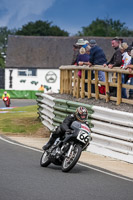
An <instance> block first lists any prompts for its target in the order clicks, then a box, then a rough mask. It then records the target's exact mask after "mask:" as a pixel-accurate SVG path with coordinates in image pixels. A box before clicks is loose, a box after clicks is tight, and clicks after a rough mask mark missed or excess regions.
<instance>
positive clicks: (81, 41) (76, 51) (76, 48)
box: [71, 39, 86, 65]
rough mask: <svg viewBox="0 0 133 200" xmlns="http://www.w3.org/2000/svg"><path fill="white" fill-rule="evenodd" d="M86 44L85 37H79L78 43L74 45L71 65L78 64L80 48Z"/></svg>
mask: <svg viewBox="0 0 133 200" xmlns="http://www.w3.org/2000/svg"><path fill="white" fill-rule="evenodd" d="M84 45H86V42H85V41H84V39H78V41H77V43H76V44H74V45H73V58H72V63H71V65H77V57H78V55H79V49H80V48H81V47H82V46H84Z"/></svg>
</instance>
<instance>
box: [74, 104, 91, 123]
mask: <svg viewBox="0 0 133 200" xmlns="http://www.w3.org/2000/svg"><path fill="white" fill-rule="evenodd" d="M75 116H76V118H77V120H79V121H81V122H85V121H86V120H87V118H88V111H87V109H86V108H85V107H82V106H80V107H78V108H77V109H76V112H75Z"/></svg>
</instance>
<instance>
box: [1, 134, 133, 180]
mask: <svg viewBox="0 0 133 200" xmlns="http://www.w3.org/2000/svg"><path fill="white" fill-rule="evenodd" d="M0 140H2V141H5V142H7V143H9V144H13V145H16V146H20V147H23V148H26V149H30V150H33V151H37V152H41V153H43V151H42V150H39V149H35V148H33V147H28V146H25V145H23V144H19V143H15V142H12V141H10V140H7V139H5V138H2V137H0ZM77 164H78V165H80V166H83V167H86V168H89V169H92V170H94V171H97V172H100V173H103V174H107V175H109V176H113V177H116V178H120V179H123V180H126V181H130V182H133V180H131V179H128V178H126V177H122V176H119V175H116V174H113V173H109V172H106V171H104V170H100V169H97V168H94V167H91V166H88V165H85V164H81V163H77Z"/></svg>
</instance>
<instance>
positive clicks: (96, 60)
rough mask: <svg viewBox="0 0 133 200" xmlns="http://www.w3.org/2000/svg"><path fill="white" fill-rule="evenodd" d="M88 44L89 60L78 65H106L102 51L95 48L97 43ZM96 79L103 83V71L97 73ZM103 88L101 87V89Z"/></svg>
mask: <svg viewBox="0 0 133 200" xmlns="http://www.w3.org/2000/svg"><path fill="white" fill-rule="evenodd" d="M89 44H90V47H91V49H90V58H89V61H88V62H83V63H81V62H80V63H79V65H83V64H84V65H89V66H92V65H103V64H104V63H106V61H107V60H106V56H105V54H104V52H103V50H102V49H101V48H100V47H99V46H97V43H96V41H95V40H90V42H89ZM93 78H94V73H93V72H92V79H93ZM98 78H99V80H100V81H105V73H104V72H103V71H99V72H98ZM103 87H104V86H102V88H103ZM92 92H94V86H93V87H92ZM103 93H105V87H104V92H103Z"/></svg>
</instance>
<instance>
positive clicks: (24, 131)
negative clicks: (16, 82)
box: [0, 105, 50, 137]
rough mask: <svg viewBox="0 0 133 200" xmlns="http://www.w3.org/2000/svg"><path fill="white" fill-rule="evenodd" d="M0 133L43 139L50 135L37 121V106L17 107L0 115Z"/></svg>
mask: <svg viewBox="0 0 133 200" xmlns="http://www.w3.org/2000/svg"><path fill="white" fill-rule="evenodd" d="M0 111H1V110H0ZM0 133H2V134H5V135H23V136H43V137H48V136H49V134H50V133H49V130H48V129H47V128H46V127H44V125H43V124H42V123H41V122H40V120H39V119H38V114H37V105H34V106H25V107H18V108H14V109H11V110H8V112H7V113H0Z"/></svg>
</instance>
